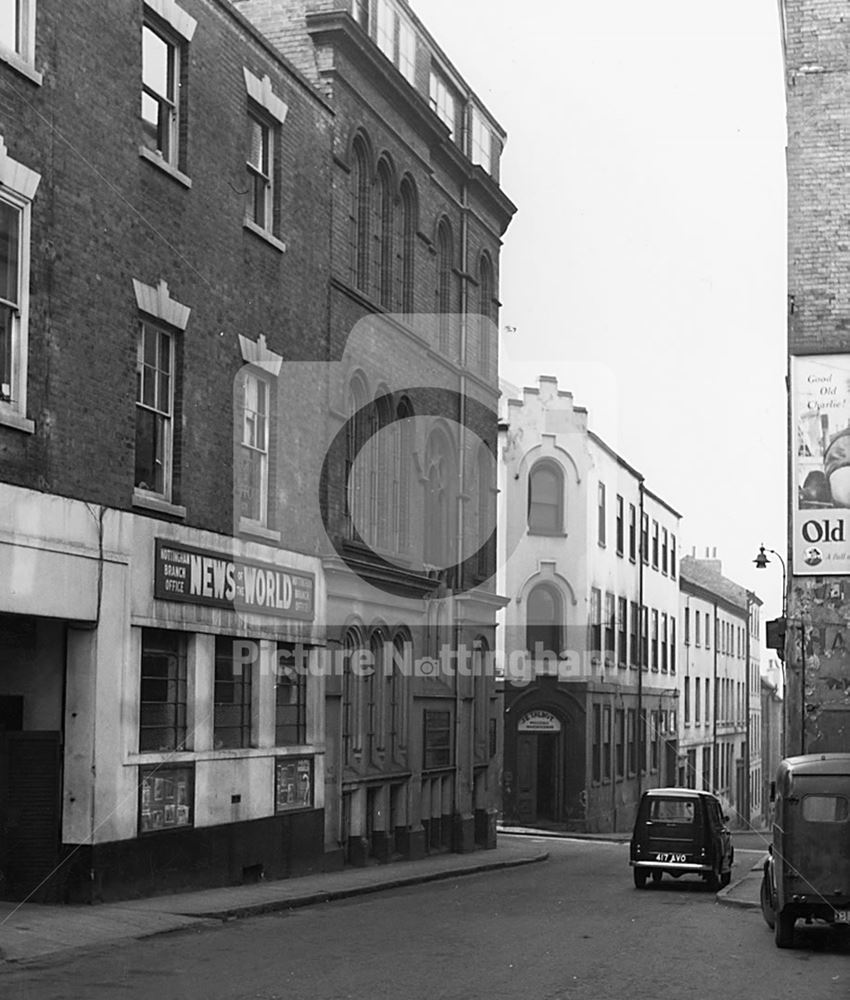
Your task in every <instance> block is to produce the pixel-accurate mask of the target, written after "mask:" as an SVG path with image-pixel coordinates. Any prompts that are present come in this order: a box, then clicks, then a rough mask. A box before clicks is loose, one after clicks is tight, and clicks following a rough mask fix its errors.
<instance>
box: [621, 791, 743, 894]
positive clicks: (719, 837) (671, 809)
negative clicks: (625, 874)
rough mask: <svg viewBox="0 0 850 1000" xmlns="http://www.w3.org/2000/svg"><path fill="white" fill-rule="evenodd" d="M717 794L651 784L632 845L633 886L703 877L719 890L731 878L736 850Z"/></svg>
mask: <svg viewBox="0 0 850 1000" xmlns="http://www.w3.org/2000/svg"><path fill="white" fill-rule="evenodd" d="M727 822H728V817H727V816H724V815H723V809H722V808H721V805H720V802H719V801H718V799H717V797H716V796H714V795H712V794H711V793H710V792H703V791H698V790H696V789H694V788H651V789H649V790H648V791H646V792H644V793H643V796H642V798H641V800H640V805H639V806H638V813H637V819H636V820H635V828H634V833H633V834H632V840H631V845H630V849H629V864H630V865H631V866H632V872H633V874H634V880H635V887H636V888H638V889H643V887H644V886H645V885H646V880H647V879H648V878H649V877H650V876H652V879H653V881H655V882H660V881H661V878H662V876H663V875H664V873H665V872H666V873H667V874H668V875H672V876H673V878H679V877H680V876H682V875H699V876H700V877H701V878H702V879H703V881H704V882H705V883H706V885H707V886H708V888H709V889H711V890H712V891H713V892H716V891H717V890H718V889H719V888H720V887H721V886H723V885H728V884H729V881H730V879H731V878H732V863H733V861H734V859H735V851H734V848H733V847H732V835H731V834H730V832H729V829H728V827H727V825H726V824H727Z"/></svg>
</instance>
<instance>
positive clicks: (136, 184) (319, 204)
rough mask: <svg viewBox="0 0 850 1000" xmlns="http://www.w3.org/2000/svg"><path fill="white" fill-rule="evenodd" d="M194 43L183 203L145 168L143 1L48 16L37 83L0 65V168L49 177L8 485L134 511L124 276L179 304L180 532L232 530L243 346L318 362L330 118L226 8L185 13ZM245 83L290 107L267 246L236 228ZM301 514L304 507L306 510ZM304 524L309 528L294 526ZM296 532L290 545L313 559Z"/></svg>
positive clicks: (43, 14)
mask: <svg viewBox="0 0 850 1000" xmlns="http://www.w3.org/2000/svg"><path fill="white" fill-rule="evenodd" d="M181 6H182V7H183V9H184V10H185V11H187V12H188V13H189V14H191V15H192V16H193V17H194V18H196V19H197V22H198V25H197V29H196V31H195V34H194V37H193V38H192V41H191V44H190V45H189V50H188V52H189V60H188V69H187V82H186V89H187V91H188V109H187V111H188V113H187V119H186V124H187V126H188V142H187V151H186V158H185V164H184V165H183V169H184V171H185V173H186V174H187V175H188V176H189V177H190V178H191V188H190V189H188V188H186V187H185V186H184V185H182V184H180V183H178V182H177V181H175V180H174V178H172V177H171V176H169V175H167V174H166V173H165V172H163V171H162V170H160V169H158V168H157V167H156V166H154V165H152V164H151V163H149V162H147V161H146V160H144V159H143V158H142V157H140V155H139V146H140V144H141V138H142V137H141V120H140V80H141V29H142V4H141V3H138V2H135V0H113V2H112V3H110V4H109V5H99V4H88V3H83V2H81V0H63V2H61V3H60V2H59V0H55V2H49V0H42V2H40V3H39V5H38V23H37V46H36V67H37V68H38V69H39V70H41V72H42V73H43V76H44V79H43V84H42V86H40V87H39V86H36V85H34V84H33V83H32V82H30V81H29V80H27V79H24V78H23V77H22V76H20V75H19V74H17V73H16V72H15V71H14V70H13V69H11V68H10V67H8V66H7V65H5V64H2V63H0V109H2V122H3V124H2V130H3V136H4V140H5V143H6V145H7V147H8V150H9V153H10V155H11V156H13V157H14V158H15V159H17V160H19V161H21V162H23V163H25V164H26V165H27V166H29V167H30V168H32V169H34V170H36V171H38V172H39V173H40V174H41V175H42V180H41V185H40V187H39V190H38V193H37V196H36V199H35V202H34V204H33V218H32V280H31V314H30V351H29V365H30V371H29V380H28V390H29V400H28V412H29V416H30V417H31V418H32V419H33V420H34V421H35V433H34V434H32V435H27V434H23V433H21V432H20V431H16V430H12V429H8V428H5V427H0V469H1V470H2V471H0V476H2V478H3V479H4V480H6V481H9V482H13V483H17V484H21V485H26V486H31V487H34V488H36V489H40V490H45V491H50V492H55V493H59V494H62V495H66V496H71V497H77V498H82V499H86V500H90V501H94V502H98V503H103V504H107V505H109V506H112V507H118V508H128V507H129V506H130V504H131V499H132V493H133V476H134V426H135V424H134V420H135V356H136V337H137V323H138V312H137V308H136V302H135V296H134V291H133V284H132V279H134V278H135V279H138V280H139V281H142V282H144V283H145V284H148V285H154V286H155V285H157V284H158V282H159V281H161V280H164V281H166V282H167V284H168V287H169V291H170V294H171V296H172V297H173V298H174V299H176V300H178V301H179V302H181V303H183V304H184V305H186V306H189V307H190V308H191V310H192V312H191V317H190V320H189V323H188V326H187V328H186V331H185V333H184V334H183V335H182V336H181V337H180V341H181V344H182V366H181V373H182V421H181V426H180V428H179V431H178V434H177V444H178V450H179V454H178V458H179V476H178V477H176V481H177V482H178V483H179V495H177V496H175V500H176V501H177V502H178V503H180V504H183V505H185V507H186V509H187V517H186V521H187V523H188V524H191V525H195V526H199V527H205V528H211V529H213V530H219V531H229V530H230V529H231V527H232V509H231V493H232V490H231V476H230V469H231V458H232V447H233V444H232V441H233V412H232V411H233V408H232V394H233V389H232V383H233V377H234V375H235V374H236V372H237V371H238V369H239V368H240V367H241V365H242V358H241V354H240V350H239V343H238V339H237V335H238V334H242V335H243V336H245V337H247V338H249V339H251V340H256V339H257V337H258V336H259V335H260V334H264V335H265V336H266V338H267V341H268V345H269V347H270V348H271V349H272V350H273V351H275V352H277V353H278V354H281V355H283V357H284V358H286V359H294V358H304V357H323V356H324V352H325V349H326V348H325V337H326V332H325V331H326V295H327V292H326V290H327V279H328V271H329V259H330V258H329V222H330V181H331V179H330V162H331V161H330V152H331V138H332V121H333V116H332V114H331V112H330V110H329V109H328V107H327V106H326V105H325V104H323V102H322V101H321V99H320V98H319V96H318V95H317V94H316V93H315V92H314V91H313V90H312V89H311V88H310V87H309V85H308V84H307V83H306V82H305V81H304V80H303V78H301V77H300V76H299V75H298V74H297V73H296V72H295V71H294V70H292V69H291V68H290V67H289V66H288V65H287V64H285V63H284V62H283V61H282V60H281V59H280V58H278V57H277V56H276V55H275V54H274V52H273V50H271V48H270V47H269V45H268V43H267V42H266V41H265V40H263V39H262V38H261V37H260V36H259V34H258V33H257V32H256V31H255V30H254V29H253V28H251V27H249V26H248V23H247V21H245V19H244V18H242V17H241V15H238V14H235V13H234V12H233V9H232V8H231V6H230V5H229V4H228V3H226V2H224V0H181ZM243 67H247V68H248V69H249V70H250V71H251V72H252V73H253V74H254V75H255V76H257V77H260V78H262V77H263V76H265V75H269V77H270V78H271V80H272V86H273V89H274V92H275V94H276V95H277V96H279V97H280V98H281V99H282V100H283V101H285V102H286V104H287V105H288V108H289V110H288V114H287V117H286V121H285V123H284V125H283V127H282V129H281V142H280V148H279V151H278V173H277V179H278V182H279V190H280V238H281V239H282V240H283V241H284V242H285V243H286V245H287V251H286V253H283V254H281V253H280V252H279V251H278V250H277V249H275V248H274V247H272V246H271V245H269V244H268V243H266V242H265V241H263V240H262V239H260V238H258V237H257V236H256V235H255V234H253V233H251V232H249V231H247V230H245V229H244V228H243V219H244V216H245V205H246V191H247V186H248V183H247V172H246V166H245V163H246V155H247V140H248V131H247V118H246V114H247V97H246V88H245V82H244V77H243ZM299 506H300V508H301V509H303V510H305V512H307V511H311V510H314V509H315V504H313V503H310V504H307V503H305V504H301V505H299ZM305 516H306V517H308V519H310V520H308V524H307V525H305V527H309V528H312V527H314V522H313V520H312V519H311V518H312V516H313V515H311V514H308V513H305ZM309 534H310V532H309V531H306V532H305V531H302V532H301V533H300V535H299V534H296V536H295V537H294V538H292V539H286V540H284V544H289V543H290V542H292V545H293V547H296V548H297V547H298V541H299V538H301V544H304V545H306V544H308V542H307V541H306V540H305V535H309Z"/></svg>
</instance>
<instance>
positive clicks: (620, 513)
mask: <svg viewBox="0 0 850 1000" xmlns="http://www.w3.org/2000/svg"><path fill="white" fill-rule="evenodd" d="M616 523H617V527H616V536H617V545H616V548H617V555H618V556H622V555H623V553H624V546H625V506H624V500H623V498H622V496H621V495H620V494H619V493H618V494H617V522H616Z"/></svg>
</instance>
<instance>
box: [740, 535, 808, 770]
mask: <svg viewBox="0 0 850 1000" xmlns="http://www.w3.org/2000/svg"><path fill="white" fill-rule="evenodd" d="M766 552H770V553H771V555H774V556H776V558H777V559H778V560H779V563H780V565H781V566H782V618H781V619H780V621H781V628H780V630H779V631H780V634H781V636H782V646H784V645H785V642H784V639H785V629H786V628H787V625H788V590H787V587H786V579H787V574H786V569H785V560H784V559H783V558H782V556H781V555H780V554H779V553H778V552H777V551H776V549H765V547H764V545H763V544H762V545H760V546H759V552H758V555H757V556H756V557H755V559H753V562H754V563H755V564H756V569H765V568H766V567H767V566H768V565H769V564H770V560H769V559H768V558H767V555H766V554H765V553H766ZM770 624H772V623H770V622H768V623H767V625H768V626H770ZM767 645H768V648H769V649H770V648H777V651H778V650H779V647H772V646H771V645H770V642H768V644H767ZM780 659H781V660H784V655H783V654H782V653H781V652H780ZM782 673H783V678H784V676H785V670H784V664H783V671H782ZM783 687H784V688H785V692H784V694H785V697H786V698H787V697H788V687H787V684H783ZM784 717H785V712H784V711H783V718H784ZM782 742H783V745H784V743H785V740H784V739H783V741H782ZM805 752H806V630H805V628H804V627H803V623H802V622H800V753H805Z"/></svg>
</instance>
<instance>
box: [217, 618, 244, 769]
mask: <svg viewBox="0 0 850 1000" xmlns="http://www.w3.org/2000/svg"><path fill="white" fill-rule="evenodd" d="M235 644H236V643H235V640H234V639H232V638H231V637H230V636H223V635H217V636H216V638H215V688H214V696H213V746H214V748H215V749H216V750H223V749H230V748H234V747H249V746H251V690H252V681H253V668H254V664H253V663H250V662H249V663H245V662H243V658H242V657H239V658H238V659H237V658H236V657H234V655H233V647H234V645H235ZM239 645H240V646H242V645H244V644H241V643H240V644H239Z"/></svg>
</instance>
